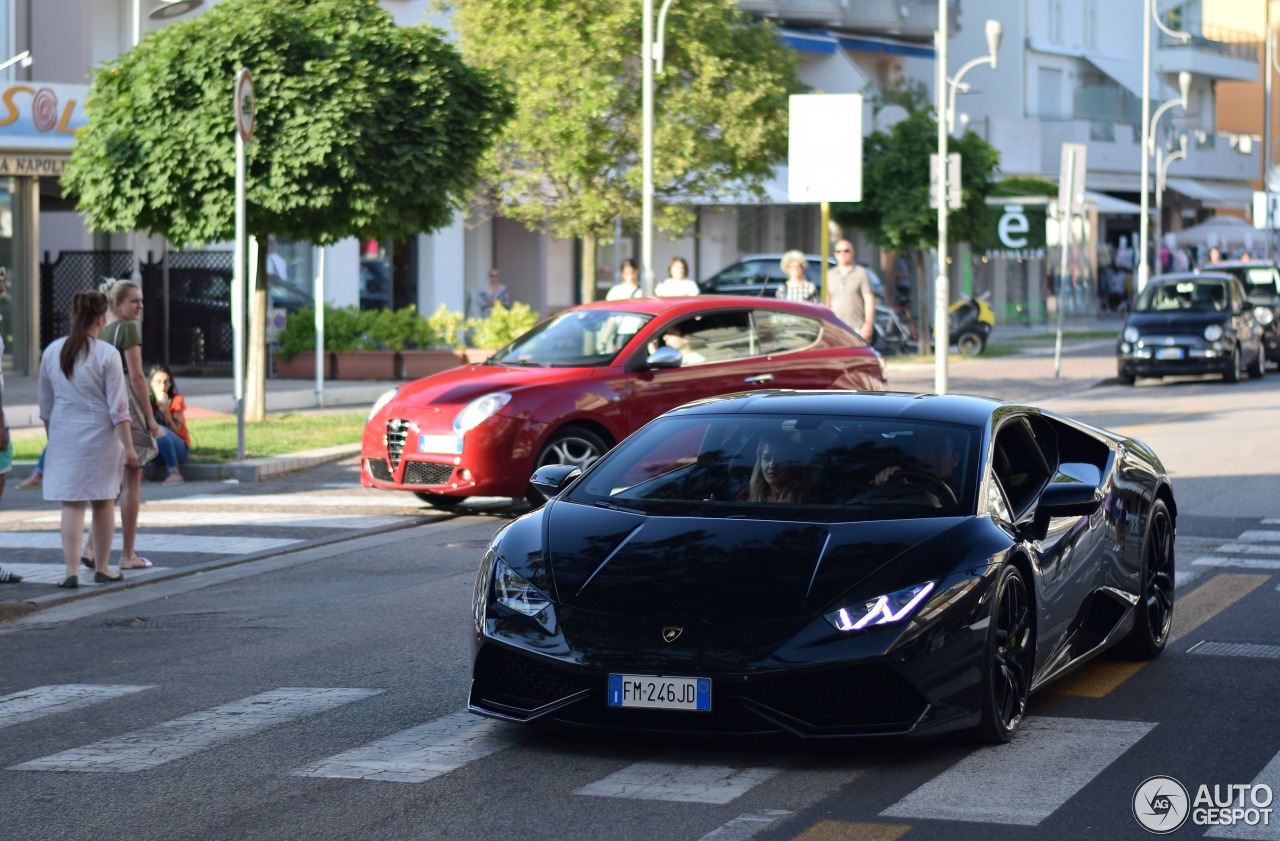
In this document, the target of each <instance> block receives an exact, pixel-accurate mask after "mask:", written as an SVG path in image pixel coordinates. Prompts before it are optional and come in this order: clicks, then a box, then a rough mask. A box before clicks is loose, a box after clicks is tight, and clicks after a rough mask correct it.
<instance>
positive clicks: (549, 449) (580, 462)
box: [525, 426, 609, 507]
mask: <svg viewBox="0 0 1280 841" xmlns="http://www.w3.org/2000/svg"><path fill="white" fill-rule="evenodd" d="M608 451H609V445H608V444H606V443H605V442H604V441H603V440H601V438H600V436H599V435H596V434H595V433H594V432H590V431H588V430H586V429H583V428H581V427H575V426H571V427H567V428H565V429H562V430H560V431H559V432H557V433H556V434H555V435H552V436H551V438H550V439H549V440H548V441H547V443H546V444H543V445H542V451H541V452H539V453H538V461H537V463H536V464H535V465H534V468H533V469H534V470H537V469H538V468H539V467H546V466H547V465H548V464H568V465H572V466H574V467H577V468H578V469H580V470H586V469H587V468H588V467H590V466H591V465H593V464H595V463H596V462H597V461H598V460H599V459H600V456H602V455H604V454H605V453H606V452H608ZM525 498H526V499H527V500H528V502H529V504H530V505H533V506H535V507H537V506H539V505H541V504H542V503H544V502H546V501H547V498H546V497H545V496H543V495H542V493H541V492H540V491H538V490H537V489H536V488H534V487H533V485H530V486H529V489H528V491H526V493H525Z"/></svg>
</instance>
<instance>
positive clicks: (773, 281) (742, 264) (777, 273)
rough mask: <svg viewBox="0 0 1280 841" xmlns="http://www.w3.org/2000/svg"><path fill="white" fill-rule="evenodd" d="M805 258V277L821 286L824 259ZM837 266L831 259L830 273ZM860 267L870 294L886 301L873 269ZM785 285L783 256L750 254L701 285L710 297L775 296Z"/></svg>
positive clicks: (807, 255) (828, 262) (829, 262)
mask: <svg viewBox="0 0 1280 841" xmlns="http://www.w3.org/2000/svg"><path fill="white" fill-rule="evenodd" d="M804 256H805V259H806V260H808V261H809V265H808V267H807V268H805V270H804V276H805V277H806V278H808V280H809V281H810V282H811V283H813V284H815V285H816V284H820V282H821V274H820V272H821V265H820V261H821V260H822V258H821V257H819V256H818V255H816V254H806V255H804ZM835 265H836V261H835V260H834V259H830V258H828V260H827V266H828V267H829V268H828V269H827V271H830V270H831V269H833V268H835ZM861 265H862V267H863V268H864V269H866V270H867V275H868V276H870V278H871V291H872V292H874V293H876V297H878V298H880V299H881V300H883V299H884V284H883V283H882V282H881V281H880V278H879V277H878V276H877V275H876V273H875V271H874V270H873V269H872V268H871V267H870V266H868V265H865V264H861ZM786 282H787V273H786V272H784V271H783V270H782V255H781V254H751V255H748V256H746V257H743V258H742V259H741V260H739V261H738V262H736V263H734V264H733V265H731V266H728V267H726V268H723V269H721V270H720V271H718V272H716V273H715V274H713V275H712V276H711V277H709V278H707V279H706V280H704V281H702V283H700V284H698V285H699V287H701V289H702V291H703V293H705V294H710V295H774V294H775V293H776V292H777V291H778V288H779V287H781V286H782V285H783V284H784V283H786Z"/></svg>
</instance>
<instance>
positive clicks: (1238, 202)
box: [1165, 178, 1253, 210]
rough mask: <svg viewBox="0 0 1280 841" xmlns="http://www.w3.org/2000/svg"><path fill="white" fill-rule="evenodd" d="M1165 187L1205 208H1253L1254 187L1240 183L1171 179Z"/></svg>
mask: <svg viewBox="0 0 1280 841" xmlns="http://www.w3.org/2000/svg"><path fill="white" fill-rule="evenodd" d="M1165 186H1166V187H1168V188H1169V189H1170V190H1175V191H1177V192H1179V193H1181V194H1182V195H1184V196H1186V197H1187V198H1189V199H1195V200H1196V201H1198V202H1200V203H1201V204H1202V205H1204V206H1205V207H1213V208H1220V207H1221V208H1232V209H1235V210H1245V209H1247V208H1252V207H1253V187H1252V186H1250V185H1249V184H1245V183H1243V182H1240V181H1204V180H1201V179H1198V178H1169V179H1166V181H1165Z"/></svg>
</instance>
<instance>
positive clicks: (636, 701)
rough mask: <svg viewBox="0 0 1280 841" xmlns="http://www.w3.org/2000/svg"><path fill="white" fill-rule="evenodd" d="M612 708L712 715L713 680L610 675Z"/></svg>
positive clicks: (704, 678) (610, 702) (610, 703)
mask: <svg viewBox="0 0 1280 841" xmlns="http://www.w3.org/2000/svg"><path fill="white" fill-rule="evenodd" d="M609 706H611V707H628V708H644V709H656V710H693V711H695V712H709V711H710V710H711V678H706V677H661V676H659V675H609Z"/></svg>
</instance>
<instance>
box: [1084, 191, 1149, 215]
mask: <svg viewBox="0 0 1280 841" xmlns="http://www.w3.org/2000/svg"><path fill="white" fill-rule="evenodd" d="M1084 198H1085V201H1089V202H1093V203H1095V204H1096V205H1097V206H1098V213H1099V215H1101V214H1107V213H1110V214H1116V215H1118V214H1125V213H1133V214H1139V213H1142V205H1140V204H1134V203H1133V202H1131V201H1125V200H1124V199H1118V198H1116V197H1115V196H1108V195H1106V194H1105V193H1091V192H1089V191H1088V190H1085V193H1084Z"/></svg>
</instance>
